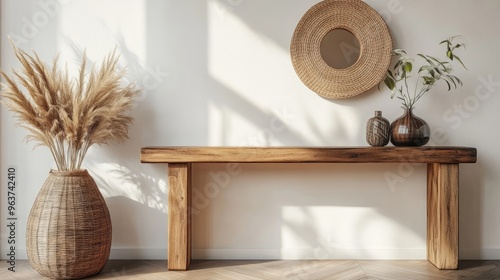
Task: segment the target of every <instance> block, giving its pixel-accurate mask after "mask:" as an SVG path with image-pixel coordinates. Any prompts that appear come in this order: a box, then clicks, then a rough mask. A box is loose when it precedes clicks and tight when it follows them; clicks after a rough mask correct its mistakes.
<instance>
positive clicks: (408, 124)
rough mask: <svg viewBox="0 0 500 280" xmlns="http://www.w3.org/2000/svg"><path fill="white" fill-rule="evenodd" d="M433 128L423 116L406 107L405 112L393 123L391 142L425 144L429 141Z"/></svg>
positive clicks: (401, 144)
mask: <svg viewBox="0 0 500 280" xmlns="http://www.w3.org/2000/svg"><path fill="white" fill-rule="evenodd" d="M430 136H431V129H430V127H429V125H428V124H427V123H426V122H425V121H424V120H422V119H421V118H419V117H417V116H415V115H414V114H413V111H412V109H407V108H405V113H404V114H403V115H402V116H401V117H399V118H398V119H396V120H395V121H394V122H393V123H392V124H391V143H392V144H393V145H394V146H403V147H404V146H410V147H411V146H413V147H415V146H416V147H418V146H423V145H425V144H427V142H429V139H430Z"/></svg>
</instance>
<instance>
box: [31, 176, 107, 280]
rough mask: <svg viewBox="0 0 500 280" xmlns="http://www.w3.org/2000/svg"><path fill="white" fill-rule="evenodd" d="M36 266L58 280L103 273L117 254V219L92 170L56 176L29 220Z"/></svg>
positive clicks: (50, 178)
mask: <svg viewBox="0 0 500 280" xmlns="http://www.w3.org/2000/svg"><path fill="white" fill-rule="evenodd" d="M26 247H27V251H28V259H29V261H30V264H31V266H32V267H33V268H34V269H35V270H36V271H37V272H38V273H40V274H41V275H43V276H46V277H50V278H55V279H77V278H83V277H88V276H92V275H95V274H97V273H99V272H100V271H101V270H102V268H103V267H104V265H105V264H106V262H107V260H108V258H109V253H110V249H111V219H110V216H109V211H108V208H107V206H106V203H105V201H104V198H103V197H102V195H101V193H100V192H99V189H98V188H97V185H96V183H95V181H94V179H92V177H91V176H90V175H89V173H88V172H87V171H86V170H80V171H51V172H50V174H49V177H48V178H47V180H46V181H45V183H44V184H43V186H42V188H41V190H40V193H39V194H38V196H37V198H36V200H35V203H34V204H33V207H32V209H31V212H30V215H29V217H28V227H27V234H26Z"/></svg>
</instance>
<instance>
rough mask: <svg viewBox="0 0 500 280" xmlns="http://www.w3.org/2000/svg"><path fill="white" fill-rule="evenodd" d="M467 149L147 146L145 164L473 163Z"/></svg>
mask: <svg viewBox="0 0 500 280" xmlns="http://www.w3.org/2000/svg"><path fill="white" fill-rule="evenodd" d="M476 157H477V151H476V149H475V148H468V147H346V148H329V147H321V148H319V147H144V148H142V149H141V162H143V163H187V162H190V163H197V162H240V163H266V162H267V163H285V162H296V163H300V162H330V163H368V162H370V163H376V162H385V163H395V162H418V163H474V162H476Z"/></svg>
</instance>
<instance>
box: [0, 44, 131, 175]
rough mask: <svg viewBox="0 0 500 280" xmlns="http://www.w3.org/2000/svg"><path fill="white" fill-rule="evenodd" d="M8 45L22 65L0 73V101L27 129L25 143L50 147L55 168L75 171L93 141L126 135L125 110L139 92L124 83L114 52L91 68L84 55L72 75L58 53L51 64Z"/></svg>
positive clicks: (118, 139)
mask: <svg viewBox="0 0 500 280" xmlns="http://www.w3.org/2000/svg"><path fill="white" fill-rule="evenodd" d="M12 45H13V48H14V52H15V55H16V57H17V59H18V60H19V61H20V62H21V65H22V66H21V70H20V71H15V70H12V71H13V76H12V77H9V76H8V75H7V74H6V73H5V72H4V71H2V76H3V78H4V80H5V82H4V83H2V92H1V96H2V103H3V104H4V105H5V106H6V107H7V108H8V109H9V110H10V111H12V112H14V114H15V117H16V119H17V121H18V124H19V126H21V127H24V128H26V129H27V130H28V131H29V134H28V135H27V138H26V140H27V141H35V142H37V145H36V146H47V147H48V148H49V149H50V152H51V153H52V155H53V157H54V159H55V162H56V165H57V168H58V170H61V171H73V170H79V169H80V167H81V164H82V161H83V159H84V157H85V154H86V153H87V151H88V149H89V147H90V146H92V145H93V144H106V143H110V142H118V143H122V142H124V141H125V139H127V138H128V136H127V134H128V126H129V125H130V124H131V123H132V121H133V119H132V118H131V117H130V116H129V115H128V112H129V111H130V109H131V108H132V106H133V104H134V98H135V97H136V96H137V94H138V93H139V90H138V89H137V88H136V86H135V84H133V83H129V84H128V85H126V86H122V84H121V83H122V79H123V78H124V75H125V71H124V70H123V69H121V70H120V69H118V58H119V57H118V55H116V52H115V51H113V52H111V53H110V54H109V55H108V56H107V57H106V58H105V59H104V60H103V62H102V65H101V67H100V69H96V68H95V67H92V70H91V71H89V72H87V71H86V68H87V57H86V55H85V54H84V55H83V61H82V63H81V65H80V67H79V76H78V77H77V78H70V77H69V76H68V73H67V71H61V70H60V69H59V68H58V65H57V64H58V57H57V56H56V58H55V59H54V61H53V63H52V66H49V65H47V64H46V63H44V62H43V61H42V60H41V59H40V58H39V56H38V55H37V54H36V53H35V52H33V54H32V55H30V54H28V53H26V52H25V51H23V50H21V49H19V48H17V47H16V46H15V45H14V44H12ZM17 83H19V85H18V84H17ZM21 87H22V88H23V89H22V88H21ZM25 92H27V93H25Z"/></svg>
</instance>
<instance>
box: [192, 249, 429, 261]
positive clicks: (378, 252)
mask: <svg viewBox="0 0 500 280" xmlns="http://www.w3.org/2000/svg"><path fill="white" fill-rule="evenodd" d="M426 252H427V251H426V249H425V248H416V249H335V250H329V251H326V250H323V249H193V259H211V260H220V259H225V260H227V259H231V260H233V259H234V260H238V259H245V260H276V259H281V260H297V259H300V260H327V259H342V260H346V259H365V260H370V259H378V260H383V259H392V260H394V259H404V260H420V259H426V258H427V253H426Z"/></svg>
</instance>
